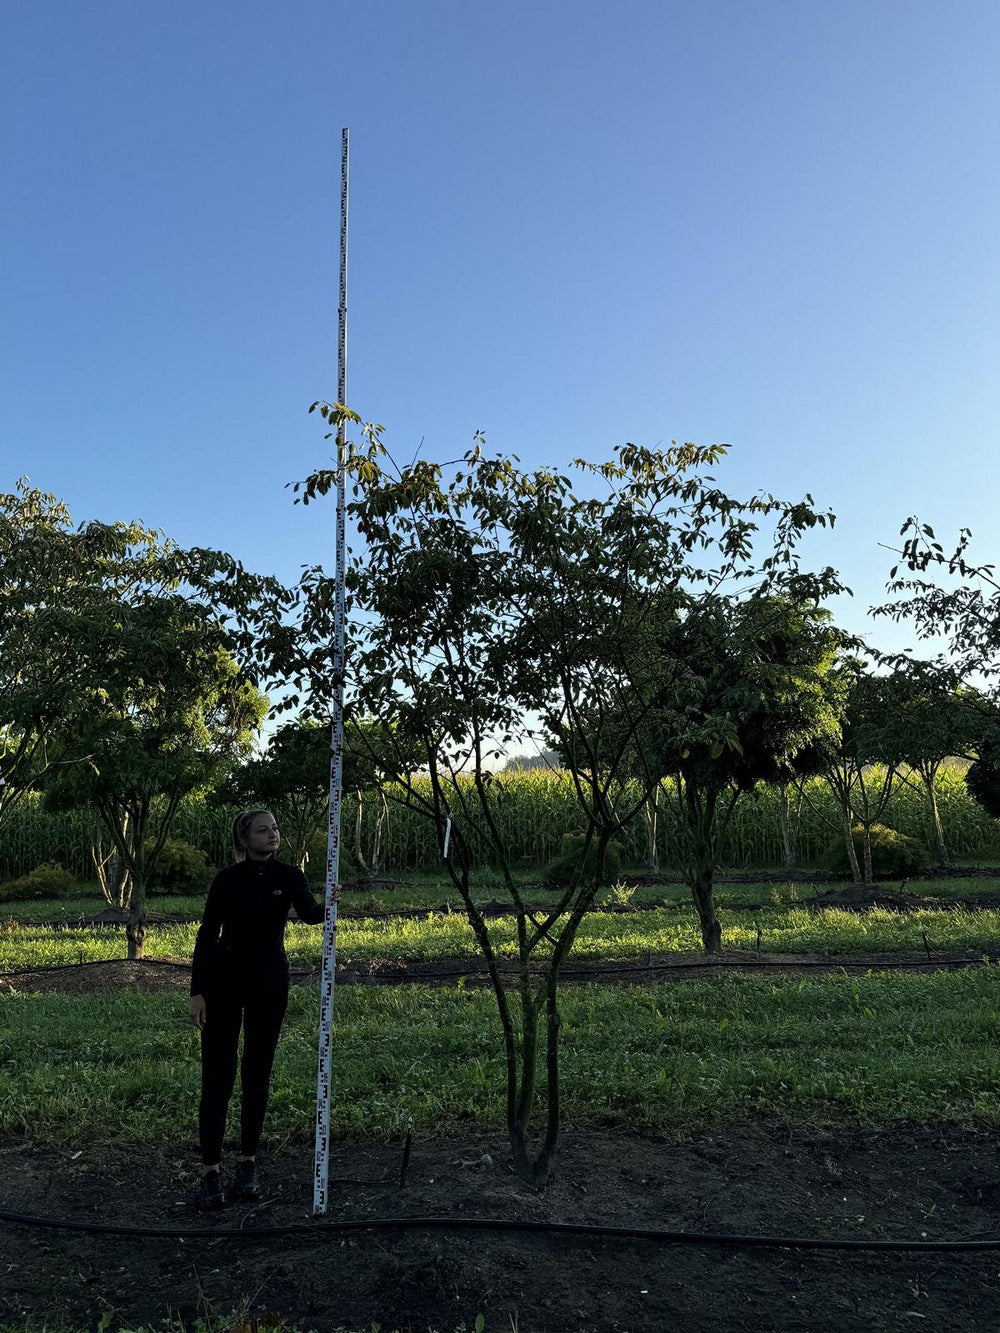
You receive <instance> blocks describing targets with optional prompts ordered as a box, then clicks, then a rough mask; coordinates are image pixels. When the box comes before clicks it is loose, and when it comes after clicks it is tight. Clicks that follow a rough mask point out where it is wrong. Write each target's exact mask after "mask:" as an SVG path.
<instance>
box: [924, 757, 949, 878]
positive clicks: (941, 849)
mask: <svg viewBox="0 0 1000 1333" xmlns="http://www.w3.org/2000/svg"><path fill="white" fill-rule="evenodd" d="M920 776H921V777H922V778H923V780H924V787H925V788H926V790H927V805H928V807H929V808H930V812H931V827H932V828H933V830H934V851H935V854H936V856H937V863H938V866H940V867H941V868H942V869H944V870H947V869H948V868H949V867H950V866H951V857H950V856H949V854H948V848H947V846H946V844H945V840H944V828H943V827H942V825H941V812H940V810H938V803H937V792H936V791H935V790H934V777H935V774H934V773H921V775H920Z"/></svg>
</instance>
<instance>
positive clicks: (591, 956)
mask: <svg viewBox="0 0 1000 1333" xmlns="http://www.w3.org/2000/svg"><path fill="white" fill-rule="evenodd" d="M719 916H720V920H721V922H722V929H723V936H722V938H723V946H724V948H726V949H732V950H743V951H755V950H756V948H757V932H758V929H759V931H760V948H761V950H762V951H763V952H765V953H775V954H799V953H811V954H819V955H823V956H825V957H830V958H835V957H844V956H850V955H851V954H864V953H887V952H895V951H897V950H915V949H916V950H919V949H923V946H924V940H923V937H924V935H925V934H926V936H927V938H928V941H929V943H930V945H931V947H932V948H933V949H935V950H937V951H939V952H956V951H957V952H967V951H970V950H971V951H974V952H977V953H978V952H982V951H985V950H990V949H993V948H995V947H997V946H998V945H1000V909H995V908H974V909H959V908H956V909H945V908H921V909H920V910H918V911H915V912H911V913H901V912H895V911H890V910H887V909H882V908H874V909H872V910H871V911H869V912H864V913H858V912H848V911H844V910H842V909H840V908H823V909H821V910H815V911H810V910H809V909H807V908H804V907H764V908H760V909H759V910H756V911H753V912H728V913H727V912H726V911H725V910H724V909H723V910H721V911H720V913H719ZM489 928H490V933H491V936H492V938H493V940H494V944H495V947H496V949H497V952H498V954H499V955H500V957H502V958H514V957H515V956H516V934H515V924H514V920H513V918H511V917H498V918H496V919H495V920H493V921H491V922H490V923H489ZM196 932H197V925H196V923H194V922H188V923H184V924H179V925H172V926H166V927H163V928H161V929H157V930H155V931H150V933H149V935H148V938H147V947H146V953H147V956H149V957H154V958H155V957H162V956H168V955H172V956H175V957H181V958H190V956H191V952H192V950H193V948H194V939H195V934H196ZM285 941H286V951H287V953H288V957H289V961H290V962H291V965H292V967H293V969H299V970H303V969H309V968H311V967H316V966H318V964H319V960H320V957H321V952H322V931H321V928H320V927H319V926H303V925H298V924H295V925H292V926H289V928H288V930H287V932H286V936H285ZM700 947H701V942H700V934H699V930H698V924H697V919H696V917H695V914H694V911H693V909H692V908H690V907H688V906H684V907H678V908H662V909H658V910H655V911H650V912H635V913H609V912H594V913H592V914H591V915H590V916H588V917H587V918H586V919H585V920H584V922H583V924H582V926H581V927H580V931H579V933H578V936H577V940H576V943H575V945H574V948H573V952H572V955H571V961H572V960H575V961H577V962H583V961H585V962H628V961H635V960H638V959H642V958H644V957H645V956H646V955H647V954H671V953H676V952H685V951H691V950H695V951H697V950H699V949H700ZM337 950H338V957H339V958H340V959H341V961H348V960H351V961H354V962H361V963H365V962H369V961H371V960H372V959H376V958H385V959H400V960H409V961H412V962H417V963H419V962H430V961H434V960H437V959H442V958H476V957H478V946H477V944H476V941H475V938H474V937H473V934H472V931H471V929H470V927H469V925H468V923H467V922H466V920H465V919H464V917H462V916H459V915H458V914H451V915H448V914H439V913H435V914H429V915H428V916H425V917H418V918H389V919H386V920H377V919H373V918H362V919H359V920H351V919H343V920H342V921H341V923H340V929H339V931H338V944H337ZM124 956H125V936H124V931H123V929H122V928H121V927H83V928H67V929H62V930H52V929H51V928H49V927H46V926H19V925H17V924H16V923H14V922H7V923H5V924H3V925H0V971H15V970H16V969H18V968H26V967H46V966H48V967H51V966H55V965H67V964H72V963H78V962H92V961H99V960H103V959H113V958H123V957H124Z"/></svg>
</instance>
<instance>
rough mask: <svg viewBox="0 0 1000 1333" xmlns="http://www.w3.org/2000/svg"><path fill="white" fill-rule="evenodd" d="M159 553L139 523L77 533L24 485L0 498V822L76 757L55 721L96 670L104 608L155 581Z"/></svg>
mask: <svg viewBox="0 0 1000 1333" xmlns="http://www.w3.org/2000/svg"><path fill="white" fill-rule="evenodd" d="M165 555H166V550H165V548H164V546H163V544H162V543H161V541H160V539H159V535H158V534H157V533H155V532H153V531H151V530H150V529H149V528H146V527H144V526H143V525H142V524H139V523H88V524H86V525H84V526H83V527H80V528H76V527H74V526H73V523H72V519H71V516H70V513H69V510H68V509H67V508H66V506H65V505H64V504H62V503H61V502H60V501H59V500H57V499H56V497H55V496H54V495H49V494H47V493H45V492H43V491H39V490H36V489H34V488H32V487H31V486H29V485H28V483H27V481H26V480H22V481H21V482H19V483H18V486H17V490H16V491H15V492H14V493H13V494H9V495H0V778H2V779H3V781H2V784H0V823H3V822H4V821H5V820H6V818H7V817H8V815H9V813H10V811H11V810H13V808H14V807H15V806H16V804H17V802H18V801H19V799H20V798H21V796H22V795H23V794H24V792H26V791H28V790H30V789H31V788H32V787H34V786H36V785H37V784H38V782H39V781H41V780H42V779H43V778H44V777H45V775H46V774H48V773H51V772H52V771H54V770H55V769H56V768H57V767H58V766H60V765H62V764H67V763H70V762H73V761H74V760H76V759H78V758H79V754H80V752H79V750H78V749H75V748H74V737H73V735H72V733H70V732H67V730H66V729H65V728H64V727H62V726H61V722H62V719H63V718H64V717H65V715H66V713H67V712H68V711H69V710H70V709H71V708H72V707H73V705H74V702H75V699H76V697H77V694H78V692H79V691H80V690H81V689H82V688H86V687H87V685H88V684H90V683H91V682H92V680H93V679H94V676H95V673H96V672H97V670H98V663H99V661H100V658H101V656H102V651H103V650H102V645H101V642H100V631H101V626H102V625H103V623H104V621H105V618H106V614H107V611H108V608H109V607H111V606H117V605H118V604H119V603H120V602H121V601H123V600H127V599H128V598H129V597H130V596H132V595H133V594H134V592H135V591H136V589H138V588H140V587H145V586H148V585H149V584H150V582H151V581H153V582H155V581H157V580H158V579H159V578H161V577H162V573H163V570H162V566H163V562H164V558H165Z"/></svg>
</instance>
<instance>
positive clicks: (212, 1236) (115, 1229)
mask: <svg viewBox="0 0 1000 1333" xmlns="http://www.w3.org/2000/svg"><path fill="white" fill-rule="evenodd" d="M0 1222H7V1223H9V1224H11V1225H13V1226H28V1227H44V1228H50V1229H53V1230H57V1231H80V1232H85V1233H87V1234H88V1235H101V1236H134V1237H137V1238H143V1239H146V1238H148V1239H158V1240H195V1239H198V1240H220V1239H223V1238H225V1239H227V1240H260V1239H263V1238H265V1237H274V1236H316V1235H318V1234H327V1235H344V1234H347V1233H351V1232H358V1231H507V1232H516V1233H519V1234H529V1235H530V1234H534V1235H546V1236H586V1237H589V1238H591V1239H601V1240H630V1241H635V1240H647V1241H656V1242H659V1243H661V1244H667V1245H710V1246H732V1247H734V1248H737V1249H780V1250H845V1251H849V1252H875V1253H904V1254H905V1253H911V1254H921V1253H944V1254H974V1253H978V1252H982V1253H996V1252H997V1251H1000V1239H994V1240H837V1239H833V1238H831V1237H823V1236H753V1235H742V1234H739V1233H735V1232H714V1231H666V1230H662V1229H659V1228H649V1227H615V1226H603V1225H601V1224H599V1223H590V1222H527V1221H525V1222H522V1221H514V1220H511V1219H509V1218H491V1217H447V1216H445V1217H369V1218H350V1219H347V1220H344V1221H339V1222H331V1221H323V1222H307V1223H302V1222H298V1223H290V1224H288V1225H286V1226H266V1227H218V1228H212V1227H191V1228H187V1229H181V1228H179V1227H133V1226H125V1225H124V1224H120V1223H113V1222H76V1221H72V1220H70V1219H68V1218H61V1217H40V1216H36V1215H35V1214H32V1213H13V1212H0Z"/></svg>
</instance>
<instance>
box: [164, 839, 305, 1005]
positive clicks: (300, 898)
mask: <svg viewBox="0 0 1000 1333" xmlns="http://www.w3.org/2000/svg"><path fill="white" fill-rule="evenodd" d="M291 907H294V908H295V911H296V913H297V914H298V917H299V920H300V921H305V922H307V923H308V924H309V925H318V924H319V923H320V922H321V921H322V920H323V918H324V916H325V915H326V909H325V907H324V905H323V904H322V903H318V902H317V901H316V899H315V898H314V897H313V896H312V894H311V893H310V891H309V885H308V884H307V882H306V877H305V875H303V873H302V871H301V870H300V869H299V868H298V866H293V865H289V864H288V863H287V861H278V860H277V859H276V858H275V857H273V856H272V857H269V858H268V859H267V860H266V861H251V860H250V858H249V857H248V858H247V859H246V860H245V861H237V862H236V864H235V865H231V866H225V867H224V868H223V869H222V870H220V871H219V873H218V874H217V875H216V877H215V879H214V880H213V881H212V886H211V888H210V889H209V890H208V897H207V899H206V900H205V913H204V916H203V917H202V921H201V926H200V927H199V929H198V935H197V938H196V939H195V942H194V958H193V959H192V961H191V994H192V995H204V994H205V992H206V991H214V990H220V989H229V988H242V987H253V988H255V989H256V988H257V987H266V986H287V985H288V959H287V958H286V957H285V922H286V921H287V919H288V911H289V908H291Z"/></svg>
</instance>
